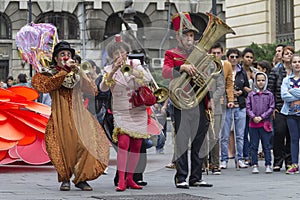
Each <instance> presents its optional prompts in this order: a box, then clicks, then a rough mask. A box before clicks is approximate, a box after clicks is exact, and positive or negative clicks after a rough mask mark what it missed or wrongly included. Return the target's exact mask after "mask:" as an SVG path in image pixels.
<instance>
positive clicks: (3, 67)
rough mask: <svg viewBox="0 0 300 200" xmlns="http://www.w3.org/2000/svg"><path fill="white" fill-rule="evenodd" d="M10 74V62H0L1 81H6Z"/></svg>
mask: <svg viewBox="0 0 300 200" xmlns="http://www.w3.org/2000/svg"><path fill="white" fill-rule="evenodd" d="M8 72H9V64H8V60H0V79H1V80H3V81H5V80H6V78H7V76H8Z"/></svg>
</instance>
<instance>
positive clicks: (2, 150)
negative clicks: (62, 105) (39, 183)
mask: <svg viewBox="0 0 300 200" xmlns="http://www.w3.org/2000/svg"><path fill="white" fill-rule="evenodd" d="M38 96H39V94H38V92H37V91H35V90H34V89H32V88H29V87H23V86H16V87H11V88H9V89H2V88H0V164H10V163H13V162H15V161H24V162H26V163H28V164H32V165H40V164H44V163H47V162H49V161H50V159H49V157H48V155H47V152H46V151H45V144H44V143H45V141H44V133H45V129H46V125H47V122H48V119H49V116H50V113H51V109H50V107H48V106H46V105H44V104H40V103H37V102H34V100H35V99H37V98H38Z"/></svg>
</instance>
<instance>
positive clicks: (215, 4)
mask: <svg viewBox="0 0 300 200" xmlns="http://www.w3.org/2000/svg"><path fill="white" fill-rule="evenodd" d="M212 14H214V15H217V0H212Z"/></svg>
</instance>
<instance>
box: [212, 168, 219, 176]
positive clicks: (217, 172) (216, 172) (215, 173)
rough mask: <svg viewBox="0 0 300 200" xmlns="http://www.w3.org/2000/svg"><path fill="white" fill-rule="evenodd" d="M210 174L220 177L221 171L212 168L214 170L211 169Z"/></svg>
mask: <svg viewBox="0 0 300 200" xmlns="http://www.w3.org/2000/svg"><path fill="white" fill-rule="evenodd" d="M211 173H212V174H213V175H221V169H220V168H218V167H214V168H212V170H211Z"/></svg>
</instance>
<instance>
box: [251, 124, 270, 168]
mask: <svg viewBox="0 0 300 200" xmlns="http://www.w3.org/2000/svg"><path fill="white" fill-rule="evenodd" d="M249 132H250V148H251V164H252V165H258V158H257V152H258V145H259V139H261V143H262V148H263V151H264V155H265V166H267V165H271V160H272V158H271V143H270V141H271V137H272V133H268V132H266V131H265V130H264V128H263V127H260V128H249Z"/></svg>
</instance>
